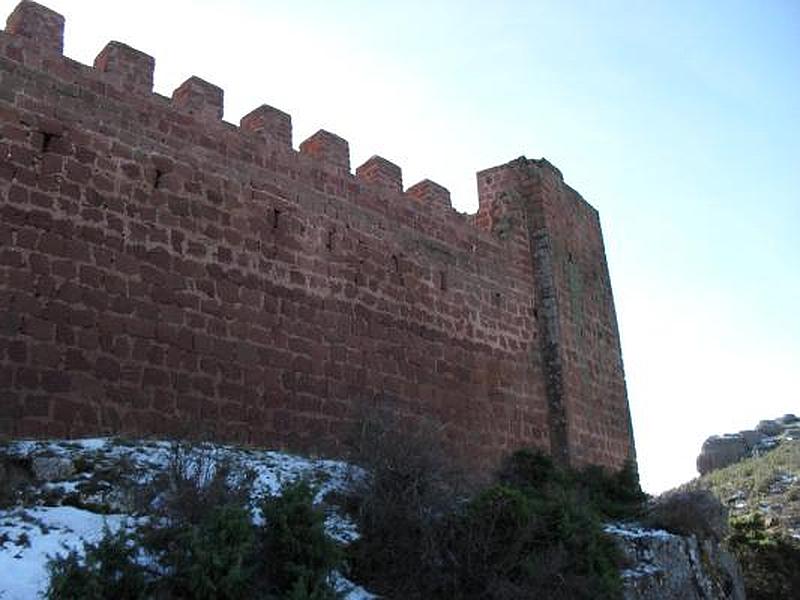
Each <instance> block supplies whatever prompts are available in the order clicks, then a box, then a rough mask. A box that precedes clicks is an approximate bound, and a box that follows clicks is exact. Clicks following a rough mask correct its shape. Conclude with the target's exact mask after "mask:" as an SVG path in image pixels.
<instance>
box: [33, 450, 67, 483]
mask: <svg viewBox="0 0 800 600" xmlns="http://www.w3.org/2000/svg"><path fill="white" fill-rule="evenodd" d="M31 469H32V470H33V474H34V476H35V477H36V479H39V480H40V481H61V480H62V479H67V478H68V477H71V476H72V475H74V474H75V465H74V464H73V463H72V461H71V460H70V459H69V458H66V457H64V456H35V457H34V458H33V459H32V460H31Z"/></svg>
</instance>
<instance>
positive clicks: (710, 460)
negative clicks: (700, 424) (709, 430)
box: [697, 433, 750, 475]
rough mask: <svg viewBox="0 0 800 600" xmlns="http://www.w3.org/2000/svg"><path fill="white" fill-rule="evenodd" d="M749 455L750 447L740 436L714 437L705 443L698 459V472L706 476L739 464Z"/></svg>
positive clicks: (734, 434) (736, 434)
mask: <svg viewBox="0 0 800 600" xmlns="http://www.w3.org/2000/svg"><path fill="white" fill-rule="evenodd" d="M749 455H750V449H749V446H748V445H747V442H746V441H745V438H744V437H743V436H741V435H740V434H738V433H733V434H727V435H724V436H716V435H712V436H711V437H710V438H708V439H707V440H706V441H705V442H703V447H702V449H701V450H700V455H699V456H698V457H697V470H698V471H699V472H700V474H701V475H705V474H706V473H710V472H711V471H715V470H716V469H722V468H723V467H727V466H728V465H732V464H733V463H735V462H739V461H740V460H742V459H743V458H745V457H746V456H749Z"/></svg>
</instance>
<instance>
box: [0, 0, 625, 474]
mask: <svg viewBox="0 0 800 600" xmlns="http://www.w3.org/2000/svg"><path fill="white" fill-rule="evenodd" d="M64 27H65V21H64V18H63V17H62V16H61V15H59V14H57V13H55V12H53V11H52V10H50V9H48V8H46V7H44V6H41V5H39V4H37V3H35V2H29V1H23V2H21V3H20V4H19V5H18V7H17V8H16V9H15V10H14V12H13V13H12V14H11V15H10V16H9V18H8V21H7V25H6V30H5V31H2V32H0V156H3V157H5V158H3V162H2V163H0V194H2V199H3V203H2V205H0V241H2V242H3V249H2V251H0V323H3V324H5V325H3V327H2V328H0V378H2V380H3V381H4V382H6V384H7V386H6V388H7V389H6V391H5V392H4V393H5V394H6V396H4V400H3V402H4V403H5V404H4V406H6V407H7V408H6V409H4V410H5V412H0V432H2V431H4V430H5V431H7V432H9V433H12V434H15V435H45V434H59V435H81V434H85V433H91V434H95V433H99V432H119V431H125V432H137V433H159V432H166V433H169V432H172V433H175V432H176V431H179V430H181V428H183V427H186V426H187V425H190V426H192V427H194V428H196V427H202V428H205V429H208V430H210V431H213V432H214V435H216V436H217V437H220V438H225V439H238V440H243V441H248V442H252V443H271V444H275V443H278V444H285V445H288V446H291V447H295V448H302V449H310V448H311V449H321V450H325V451H334V452H335V451H336V448H338V447H340V445H341V441H342V440H343V439H344V437H345V432H346V431H347V429H348V427H351V426H352V422H353V419H355V418H356V416H357V413H358V411H359V410H360V408H359V407H363V405H364V404H367V405H371V404H379V405H381V406H383V407H390V408H391V410H392V411H394V412H395V413H396V414H397V416H398V417H400V418H402V419H403V420H405V421H407V422H408V423H409V426H413V423H414V422H416V421H418V420H419V419H423V418H424V419H431V418H432V419H435V420H437V421H440V422H441V423H442V424H443V427H444V428H445V430H446V437H447V438H448V440H449V442H450V443H451V444H452V446H453V448H454V451H455V452H456V453H457V454H459V455H461V456H462V457H463V458H464V460H465V461H467V462H469V463H471V464H473V465H478V466H481V467H488V466H491V465H493V464H496V462H497V460H498V459H499V457H500V456H502V454H503V453H505V452H508V451H509V450H511V449H514V448H518V447H521V446H525V445H528V446H537V447H542V448H546V449H549V450H550V451H551V452H552V453H553V454H554V455H555V456H557V457H559V458H561V459H563V460H565V461H571V462H575V463H578V464H584V463H597V464H603V465H606V466H612V467H616V466H619V465H620V464H622V462H623V461H624V460H625V459H627V458H630V457H632V456H633V440H632V434H631V431H630V420H629V414H628V408H627V398H626V394H625V385H624V376H623V373H622V365H621V358H620V349H619V338H618V332H617V326H616V319H615V315H614V308H613V298H612V296H611V288H610V282H609V280H608V272H607V267H606V263H605V255H604V250H603V242H602V233H601V231H600V225H599V218H598V215H597V211H595V210H594V209H593V208H592V207H591V206H589V205H588V204H587V203H586V202H585V201H584V200H583V199H582V198H581V197H580V196H579V195H578V194H577V192H575V191H574V190H572V189H571V188H569V187H568V186H567V185H566V184H565V183H564V181H563V178H562V176H561V173H560V172H559V171H558V169H556V168H555V167H553V166H552V165H551V164H550V163H548V162H547V161H546V160H544V159H541V160H528V159H526V158H524V157H521V158H519V159H517V160H514V161H511V162H509V163H507V164H505V165H500V166H497V167H493V168H491V169H487V170H484V171H481V172H480V173H478V193H479V209H478V212H477V214H475V215H463V214H461V213H458V212H457V211H455V210H454V209H453V207H452V203H451V199H450V193H449V191H448V190H447V189H446V188H445V187H443V186H442V185H440V184H438V183H436V182H434V181H431V180H428V179H425V180H423V181H420V182H418V183H415V184H413V185H410V186H409V187H407V188H404V183H403V177H402V168H401V166H399V165H396V164H394V163H392V162H391V161H389V160H387V159H386V158H383V157H381V156H377V155H374V156H372V157H371V158H370V159H368V160H367V161H366V162H365V163H364V164H362V165H360V166H358V167H356V168H355V172H354V173H353V172H352V170H351V164H350V146H349V143H348V141H347V140H346V139H344V138H342V137H340V136H339V135H336V134H334V133H331V132H329V131H326V130H324V129H321V130H319V131H318V132H317V133H315V134H314V135H312V136H311V137H309V138H308V139H306V140H304V141H302V142H301V143H300V144H299V146H298V149H297V150H295V148H294V143H293V139H292V119H291V116H290V115H288V114H287V113H285V112H283V111H281V110H279V109H277V108H273V107H271V106H268V105H266V104H262V105H261V106H259V107H257V108H255V109H254V110H253V111H251V112H250V113H248V114H247V115H245V116H243V117H242V118H241V120H240V122H239V125H238V126H236V125H233V124H231V123H228V122H226V121H224V120H223V114H224V91H223V90H222V89H221V88H220V87H218V86H216V85H214V84H213V83H210V82H207V81H204V80H203V79H200V78H199V77H196V76H192V77H189V78H188V79H186V81H185V82H184V83H182V84H181V85H180V86H178V88H177V89H175V90H174V92H173V93H172V95H171V97H165V96H162V95H160V94H157V93H154V92H153V74H154V69H155V59H154V58H153V57H151V56H149V55H148V54H146V53H144V52H142V51H140V50H137V49H134V48H131V47H130V46H127V45H126V44H123V43H121V42H116V41H112V42H109V43H108V44H107V45H106V46H105V48H103V49H102V50H101V51H100V53H99V54H98V56H97V58H96V59H95V61H94V64H93V65H92V66H88V65H84V64H81V63H79V62H76V61H74V60H71V59H69V58H67V57H65V56H63V36H64Z"/></svg>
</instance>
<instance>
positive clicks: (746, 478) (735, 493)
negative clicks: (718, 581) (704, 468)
mask: <svg viewBox="0 0 800 600" xmlns="http://www.w3.org/2000/svg"><path fill="white" fill-rule="evenodd" d="M692 485H693V486H696V487H702V488H706V489H709V490H711V491H712V492H714V494H715V495H716V496H717V497H718V498H719V499H720V501H721V502H722V503H723V504H724V505H725V506H726V507H727V508H728V510H729V511H730V514H731V516H732V517H740V516H745V515H748V514H752V513H760V514H761V515H763V516H764V519H765V521H766V524H767V525H768V526H769V527H772V528H776V529H779V530H781V531H783V532H785V533H786V534H787V535H789V536H791V537H793V538H795V539H798V540H800V440H784V441H783V442H782V443H781V444H779V445H778V446H777V447H776V448H775V449H774V450H771V451H769V452H766V453H764V454H762V455H761V456H755V457H752V458H747V459H745V460H742V461H741V462H738V463H735V464H733V465H730V466H728V467H725V468H723V469H719V470H717V471H713V472H711V473H709V474H707V475H703V476H702V477H700V478H698V479H697V480H695V481H694V482H693V483H692Z"/></svg>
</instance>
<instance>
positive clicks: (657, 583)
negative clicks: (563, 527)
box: [606, 525, 745, 600]
mask: <svg viewBox="0 0 800 600" xmlns="http://www.w3.org/2000/svg"><path fill="white" fill-rule="evenodd" d="M606 532H607V533H608V534H610V535H611V536H612V538H613V539H614V541H615V543H616V544H617V547H618V548H619V549H620V551H621V553H622V555H623V557H624V558H625V562H626V563H627V565H628V568H626V569H624V570H623V571H622V585H623V590H622V592H623V598H624V599H625V600H665V599H667V598H680V599H681V600H745V591H744V580H743V579H742V574H741V570H740V569H739V565H738V563H737V562H736V559H735V558H734V557H733V556H731V555H730V554H729V553H728V552H727V551H726V550H725V549H724V548H723V547H722V546H721V545H720V544H719V543H717V542H714V541H712V540H710V539H706V540H701V541H698V539H697V538H696V537H695V536H693V535H692V536H688V537H687V536H680V535H674V534H671V533H667V532H666V531H661V530H649V529H641V528H636V527H631V526H616V525H609V526H607V527H606Z"/></svg>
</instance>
